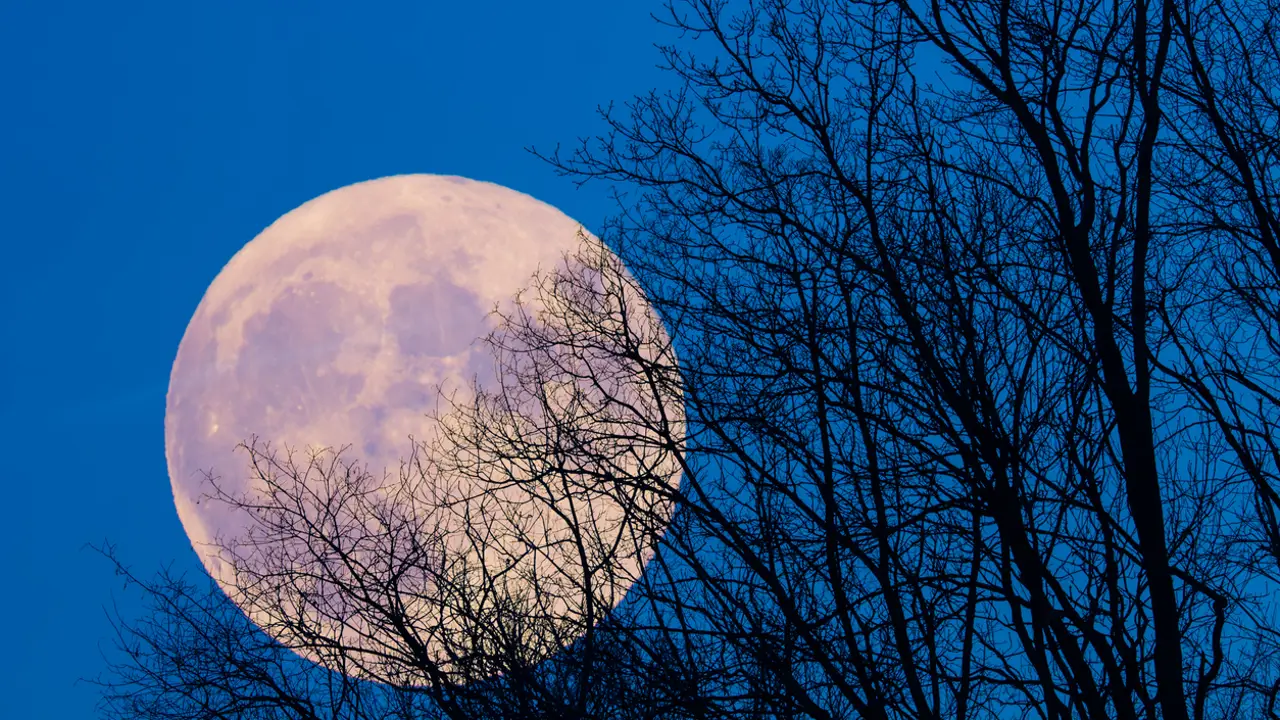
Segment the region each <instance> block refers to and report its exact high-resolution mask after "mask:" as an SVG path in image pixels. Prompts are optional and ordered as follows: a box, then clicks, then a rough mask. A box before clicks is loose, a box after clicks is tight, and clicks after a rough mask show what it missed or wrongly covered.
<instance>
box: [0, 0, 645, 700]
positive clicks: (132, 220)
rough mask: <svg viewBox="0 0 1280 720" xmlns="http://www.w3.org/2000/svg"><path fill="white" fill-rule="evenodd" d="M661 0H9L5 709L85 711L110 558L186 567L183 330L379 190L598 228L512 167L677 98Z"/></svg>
mask: <svg viewBox="0 0 1280 720" xmlns="http://www.w3.org/2000/svg"><path fill="white" fill-rule="evenodd" d="M658 11H660V7H659V6H658V4H657V3H653V2H631V1H628V2H599V1H598V0H556V1H554V2H526V1H520V0H501V1H490V2H485V1H484V0H468V1H466V2H457V1H455V2H448V3H445V2H437V1H434V0H417V1H415V2H373V1H365V2H359V3H356V2H316V1H314V0H311V1H308V2H300V1H294V2H278V1H272V0H253V1H238V2H229V1H227V0H219V2H210V3H196V2H191V1H190V0H163V1H154V0H153V1H151V2H128V1H126V2H121V3H115V2H88V1H84V0H82V1H79V2H59V1H58V0H5V1H4V2H2V3H0V218H2V219H0V246H2V248H3V253H2V254H0V440H2V441H3V443H4V445H3V447H4V452H3V457H4V461H3V465H0V483H3V494H0V513H2V514H3V523H0V532H2V533H3V534H4V536H3V538H0V621H2V622H4V623H5V624H6V625H7V628H6V630H5V631H4V633H3V637H4V638H5V639H6V641H7V642H6V643H5V644H4V645H5V647H4V650H3V651H0V718H13V719H15V720H17V719H18V718H23V719H24V720H25V719H36V718H58V719H61V718H87V717H91V716H93V714H94V704H95V702H96V700H97V690H96V688H94V687H93V686H90V685H86V684H85V683H77V682H76V680H77V678H79V677H93V676H96V675H97V674H98V673H100V672H101V671H102V669H103V665H102V660H101V655H100V650H99V648H100V647H102V648H109V645H110V637H109V631H110V628H109V625H108V623H107V620H106V616H105V614H104V610H103V608H104V606H107V605H109V604H110V603H111V602H113V598H115V599H116V600H118V601H119V602H121V607H122V610H123V611H124V613H125V614H126V615H128V614H129V612H130V609H131V607H134V606H133V605H131V603H132V602H133V601H135V600H136V595H135V594H132V593H122V592H121V583H120V582H119V580H118V579H116V578H114V577H113V576H112V573H111V571H110V568H109V567H108V564H107V562H106V561H105V560H104V559H103V558H101V557H100V556H98V555H96V554H95V553H93V552H92V551H91V550H89V549H87V548H86V547H85V546H86V544H88V543H100V542H102V541H104V540H109V541H111V542H114V543H117V544H118V546H119V550H120V552H121V553H122V555H123V557H124V558H125V559H126V560H127V561H128V562H129V564H131V565H132V566H134V567H135V568H136V569H137V570H139V571H140V572H143V573H144V574H150V573H151V572H152V571H153V570H156V569H159V568H160V567H161V566H162V565H163V564H165V563H169V562H173V563H174V564H175V567H176V568H178V569H188V570H191V571H195V572H198V571H199V570H198V567H199V566H198V562H197V561H196V559H195V555H194V553H193V552H192V551H191V549H190V546H189V545H188V544H187V540H186V536H185V535H184V534H183V532H182V528H181V526H180V524H179V523H178V519H177V516H176V514H175V512H174V509H173V503H172V496H171V494H170V490H169V480H168V476H167V473H166V469H165V459H164V442H163V419H164V396H165V390H166V387H167V383H168V375H169V368H170V365H171V363H172V362H173V358H174V354H175V352H176V350H177V346H178V341H179V340H180V339H181V337H182V333H183V330H184V329H185V327H186V323H187V320H188V319H189V318H190V316H191V314H192V312H193V311H194V310H195V308H196V305H197V303H198V302H199V301H200V297H201V295H202V294H203V293H204V290H205V288H206V287H207V286H208V284H209V283H210V282H211V281H212V280H213V278H214V276H215V275H216V274H217V273H218V271H219V270H220V269H221V268H222V266H223V264H224V263H225V262H226V261H227V260H228V259H229V258H230V257H231V256H232V255H233V254H234V253H235V252H236V251H237V250H238V249H239V248H240V247H241V246H242V245H244V244H245V243H246V242H248V241H249V240H251V239H252V238H253V237H254V236H255V235H256V234H257V233H258V232H259V231H261V230H262V229H263V228H264V227H266V226H267V225H268V224H269V223H271V222H272V221H273V220H275V219H276V218H277V217H279V216H280V215H282V214H284V213H285V212H288V211H289V210H291V209H292V208H294V207H296V206H298V205H299V204H301V203H303V202H305V201H306V200H309V199H311V198H313V197H315V196H317V195H320V194H322V193H324V192H326V191H328V190H332V189H334V188H337V187H340V186H343V185H347V184H350V183H353V182H357V181H361V180H366V179H370V178H374V177H380V176H384V175H391V174H398V173H410V172H430V173H449V174H458V175H465V176H468V177H472V178H476V179H480V180H488V181H492V182H496V183H500V184H502V185H506V186H508V187H511V188H514V189H516V190H520V191H522V192H526V193H529V194H531V195H533V196H534V197H536V198H538V199H540V200H543V201H545V202H549V203H551V204H552V205H555V206H557V207H559V208H560V209H561V210H563V211H564V212H566V213H567V214H569V215H570V216H571V217H574V218H575V219H577V220H579V221H580V222H582V223H584V224H586V225H587V226H588V228H593V227H596V226H598V224H599V221H600V220H601V219H602V218H603V217H604V216H605V215H607V214H608V213H609V212H610V210H611V209H612V207H613V206H612V204H611V203H610V201H609V200H608V198H607V194H606V189H605V188H603V187H595V186H588V187H587V188H586V189H583V190H578V189H576V188H575V187H574V185H573V183H572V182H571V181H570V180H568V179H566V178H559V177H556V176H555V174H554V173H553V172H552V170H551V168H550V167H548V166H547V165H545V164H544V163H542V162H541V161H540V160H538V159H537V158H534V157H533V156H531V155H529V154H528V153H526V152H525V151H524V150H523V149H522V148H524V147H526V146H529V145H535V146H537V147H538V148H539V149H540V150H542V149H545V150H550V149H551V148H552V147H553V146H554V145H555V144H556V143H557V142H562V143H565V144H567V145H572V143H573V142H574V140H575V138H577V137H579V136H583V135H589V134H592V133H594V132H598V131H600V130H601V129H602V123H601V121H600V120H599V118H598V117H597V116H596V115H595V108H596V107H597V106H598V105H601V104H607V103H608V102H610V101H618V102H623V101H626V100H628V99H629V98H630V97H632V96H634V95H636V94H639V93H644V92H647V91H648V90H649V89H651V88H652V87H654V86H655V85H660V84H662V83H663V82H664V79H665V78H664V76H663V74H662V73H661V72H660V71H658V70H657V69H656V68H655V65H656V64H657V63H658V62H660V57H659V55H658V53H657V51H656V50H654V49H653V47H652V43H653V42H655V41H657V40H659V39H661V38H662V36H663V33H662V28H661V27H660V26H658V25H657V24H655V23H654V22H653V21H652V20H651V19H650V18H649V13H650V12H658Z"/></svg>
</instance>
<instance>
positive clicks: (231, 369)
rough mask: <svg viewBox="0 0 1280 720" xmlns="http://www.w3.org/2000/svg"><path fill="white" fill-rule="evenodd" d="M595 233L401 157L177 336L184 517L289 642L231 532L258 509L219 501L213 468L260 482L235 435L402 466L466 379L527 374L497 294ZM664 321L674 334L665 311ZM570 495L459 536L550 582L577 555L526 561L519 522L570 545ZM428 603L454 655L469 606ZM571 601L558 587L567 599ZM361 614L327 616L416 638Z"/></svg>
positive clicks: (211, 299)
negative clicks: (480, 540) (238, 570)
mask: <svg viewBox="0 0 1280 720" xmlns="http://www.w3.org/2000/svg"><path fill="white" fill-rule="evenodd" d="M582 242H590V243H596V244H597V245H598V246H599V247H600V248H604V246H603V244H602V243H600V242H599V240H598V239H596V238H594V237H592V236H591V235H589V234H587V233H585V232H584V231H583V230H582V228H581V226H580V225H579V224H578V223H576V222H574V221H573V220H572V219H570V218H569V217H567V216H566V215H564V214H563V213H561V212H560V211H559V210H557V209H555V208H554V207H552V206H550V205H547V204H545V203H543V202H540V201H538V200H535V199H534V198H532V197H529V196H528V195H525V194H522V193H519V192H516V191H514V190H511V189H508V188H504V187H502V186H499V185H495V184H492V183H486V182H478V181H474V180H469V179H466V178H461V177H453V176H442V175H399V176H392V177H385V178H380V179H377V180H370V181H367V182H361V183H356V184H354V185H349V186H346V187H343V188H340V189H337V190H334V191H332V192H329V193H326V194H324V195H321V196H320V197H318V198H315V199H313V200H311V201H309V202H307V203H305V204H303V205H302V206H300V207H298V208H296V209H294V210H292V211H291V212H289V213H287V214H285V215H284V216H282V217H281V218H279V219H278V220H277V221H276V222H274V223H273V224H272V225H270V226H269V227H268V228H267V229H266V230H264V231H263V232H262V233H260V234H259V235H258V236H257V237H255V238H254V239H253V240H252V241H251V242H249V243H248V244H246V245H245V246H244V247H243V249H241V250H240V251H239V252H238V253H236V254H235V256H234V257H232V258H231V259H230V261H229V262H228V263H227V264H226V266H225V267H224V268H223V269H222V271H221V272H220V273H219V274H218V275H217V277H216V278H215V279H214V280H213V282H212V284H211V285H210V286H209V288H208V289H207V291H206V292H205V294H204V297H203V298H202V299H201V301H200V304H199V306H198V307H197V309H196V311H195V314H194V315H193V316H192V318H191V320H190V322H189V324H188V325H187V328H186V332H185V334H184V335H183V337H182V341H181V343H180V344H179V346H178V352H177V357H176V359H175V360H174V364H173V369H172V372H171V375H170V380H169V391H168V395H167V399H166V407H165V454H166V458H167V461H168V470H169V476H170V481H171V486H172V490H173V498H174V503H175V506H176V508H177V512H178V517H179V518H180V520H181V521H182V525H183V528H184V529H185V531H186V533H187V536H188V538H189V539H190V541H191V545H192V547H193V548H194V549H195V551H196V553H197V555H198V556H199V557H200V560H201V562H202V563H203V565H204V567H205V569H206V570H207V571H208V572H209V574H210V576H211V577H213V578H214V579H215V580H216V581H217V582H218V584H219V585H220V586H221V587H222V589H223V590H224V592H226V594H227V595H228V596H229V597H231V598H232V599H233V600H235V601H237V602H238V603H239V604H240V605H241V609H242V610H244V611H245V613H246V614H247V615H248V616H249V617H250V619H251V620H253V621H255V622H256V623H257V624H258V625H259V626H260V627H262V628H263V629H264V630H266V631H267V632H268V633H269V634H272V635H273V636H275V637H276V639H277V640H280V641H281V642H282V643H284V644H285V645H290V640H291V638H290V636H289V634H288V633H287V632H285V631H284V630H279V629H277V628H278V623H273V622H272V618H271V617H270V616H269V612H268V610H267V609H266V608H262V607H256V606H246V603H245V602H244V601H243V595H242V594H241V593H238V592H237V588H236V585H235V578H234V576H233V572H232V568H230V567H229V566H228V563H227V562H225V561H224V560H225V556H224V555H223V554H222V552H221V551H220V547H222V546H225V544H226V542H227V541H228V540H230V541H235V540H236V539H237V538H243V537H246V534H247V533H249V532H250V528H251V526H252V523H253V520H252V518H251V517H250V516H249V515H248V514H247V513H245V512H243V511H240V510H238V509H237V508H234V507H231V506H228V505H227V504H225V503H218V502H212V501H210V499H209V491H210V487H209V484H208V479H207V478H208V476H209V475H210V474H211V475H212V476H214V477H216V478H218V481H219V487H220V488H221V489H222V490H225V491H227V492H228V493H230V494H233V495H238V494H244V493H252V492H255V491H261V490H262V489H263V488H262V487H259V485H260V483H259V480H258V479H257V478H255V475H254V473H252V472H250V468H248V467H246V462H247V460H246V456H245V454H244V453H243V451H241V452H235V451H234V450H235V448H236V446H237V445H238V444H239V443H241V442H245V441H246V440H248V438H250V436H255V435H256V436H257V437H259V438H262V439H265V440H268V441H270V442H271V443H272V445H273V446H274V447H277V448H279V447H285V446H292V447H296V448H310V449H313V450H314V449H319V448H324V447H329V448H338V447H343V446H350V451H351V453H353V454H354V456H355V457H357V458H358V460H359V462H360V463H361V464H362V465H366V466H367V467H368V469H369V472H370V473H371V474H372V475H374V476H379V477H381V476H383V474H384V471H385V472H387V473H388V474H389V475H391V476H394V475H396V473H397V471H398V469H399V468H400V467H401V461H402V460H403V459H404V458H406V457H408V456H409V454H410V452H411V451H413V450H414V447H415V446H414V444H413V441H411V440H410V438H411V437H415V438H419V439H420V438H423V437H425V436H432V434H433V433H438V431H439V425H438V421H437V420H436V419H433V418H432V416H430V415H429V414H430V413H431V412H432V411H433V410H434V409H436V408H437V402H438V399H439V397H440V392H441V391H444V392H446V393H458V394H461V397H462V398H463V400H464V402H463V403H462V405H465V404H466V403H465V399H466V398H467V397H471V396H470V395H468V393H470V392H471V390H470V388H471V383H472V382H475V383H478V386H479V387H481V388H482V389H483V388H494V389H497V388H501V387H502V386H503V383H504V382H508V381H510V378H503V377H502V376H501V371H500V370H499V369H498V366H496V365H495V362H494V357H493V355H492V353H491V352H490V350H489V348H487V347H486V346H485V344H484V343H482V342H477V341H478V340H479V339H480V338H483V337H485V336H486V335H487V334H489V333H490V332H492V331H493V330H494V329H495V327H496V326H497V325H496V323H497V320H496V319H495V316H494V314H493V313H492V312H491V311H493V310H494V309H495V308H497V309H498V310H499V311H502V310H503V309H507V310H510V309H512V308H515V307H517V305H516V302H517V300H516V298H517V293H519V292H520V291H521V290H522V289H523V288H526V287H527V286H528V285H529V283H530V281H531V279H532V278H533V277H534V276H535V274H537V273H539V272H546V271H548V270H551V269H553V268H555V267H558V266H561V265H563V263H564V260H565V257H566V254H567V253H572V252H573V251H574V250H575V248H577V247H579V246H580V243H582ZM604 252H606V253H607V252H609V251H608V250H607V248H606V249H604ZM628 277H629V276H628ZM633 295H634V293H633ZM521 297H522V298H524V297H525V296H521ZM527 301H528V300H527V298H526V299H525V302H527ZM631 301H637V298H635V297H629V299H628V302H631ZM638 302H639V303H640V307H641V309H642V310H643V311H644V312H642V313H639V315H642V316H645V317H647V318H648V319H650V320H653V319H654V318H655V317H656V315H655V314H654V312H653V310H652V308H651V307H650V306H649V305H648V303H647V301H644V300H643V298H642V297H641V298H639V299H638ZM535 304H536V301H535ZM545 309H546V308H534V310H539V311H540V310H545ZM657 327H658V328H659V331H658V332H659V335H660V336H661V337H660V339H662V340H665V339H666V336H665V330H664V329H662V327H661V322H657ZM552 394H553V395H556V394H557V393H554V392H553V393H552ZM457 397H459V396H458V395H455V402H456V400H457ZM678 420H680V421H682V420H683V416H682V415H680V417H679V418H678ZM344 457H348V456H345V455H344ZM657 472H658V475H660V476H661V477H659V478H658V480H659V481H660V483H666V484H668V485H669V486H672V487H674V486H677V485H678V484H679V475H680V473H679V470H678V466H676V465H675V464H673V463H670V462H667V463H666V464H662V465H660V466H659V467H658V470H657ZM459 482H462V483H463V484H465V483H466V482H473V483H474V482H475V478H474V477H473V478H471V479H469V480H468V479H462V480H459ZM526 499H527V498H526ZM559 502H561V501H560V500H554V499H553V501H552V502H551V503H550V504H547V503H543V504H541V505H538V504H535V505H534V507H535V508H542V509H540V510H538V509H535V510H534V511H533V516H532V517H526V518H525V521H524V525H522V527H521V528H517V529H512V528H508V529H507V531H506V532H505V534H504V533H496V534H495V533H494V532H492V530H491V529H490V530H487V531H486V532H487V533H488V534H487V537H489V538H490V540H489V541H488V545H487V546H485V547H483V548H481V549H478V550H477V549H475V547H476V544H475V543H474V542H471V543H470V544H468V543H467V542H465V541H461V540H459V541H456V542H446V543H445V546H446V547H447V548H448V550H447V552H452V553H454V554H459V553H461V554H466V553H467V552H468V551H465V550H464V549H463V548H465V547H468V545H469V546H470V547H472V550H471V551H469V552H470V555H471V560H472V561H476V562H479V563H480V564H482V565H484V566H485V568H486V569H487V570H489V571H490V572H498V571H502V570H505V571H508V574H509V575H510V577H512V578H516V579H515V580H511V581H510V583H511V585H510V586H509V587H508V590H510V591H511V592H513V593H514V594H516V595H521V594H524V595H529V594H530V593H532V594H534V595H536V594H537V593H539V592H543V590H542V589H541V588H543V587H544V586H545V587H551V586H553V585H554V583H547V582H546V581H547V578H546V577H539V576H538V573H539V572H541V573H542V574H543V575H546V574H547V573H548V572H552V573H554V572H561V573H563V572H566V571H564V570H555V569H554V568H555V567H557V566H559V567H563V566H564V563H563V562H559V563H557V562H556V561H557V560H561V561H562V560H563V558H559V559H557V558H554V557H550V558H544V559H543V562H542V564H541V565H539V566H538V567H540V568H543V569H542V570H534V569H530V568H532V567H533V566H532V565H530V566H529V567H523V566H521V567H522V568H523V569H522V570H521V571H519V572H510V571H511V570H512V568H513V567H515V566H517V565H520V564H521V563H526V564H527V563H531V562H533V561H532V560H530V559H528V558H527V557H526V556H527V555H528V553H527V552H525V551H524V550H525V548H526V546H525V545H520V541H517V540H515V539H513V535H514V534H517V531H518V533H519V534H522V535H523V536H525V539H527V536H528V533H529V532H531V528H532V529H535V530H533V531H534V532H537V533H541V535H540V536H539V537H541V538H543V539H544V540H551V542H550V547H552V548H553V549H551V550H546V551H540V552H546V553H553V554H554V553H555V552H559V551H557V550H554V547H557V542H556V538H562V536H563V535H564V534H565V532H566V531H567V530H572V529H574V528H569V527H567V523H568V522H570V521H567V520H565V517H580V516H582V510H583V508H578V509H577V510H576V511H575V512H574V513H572V514H570V513H564V512H557V508H558V505H557V504H556V503H559ZM588 504H589V505H590V507H588V508H586V510H588V511H589V513H587V514H589V515H591V516H592V517H593V518H594V520H593V521H592V523H591V524H592V532H594V533H596V534H597V535H602V536H601V537H599V538H598V539H599V540H600V541H601V543H602V544H603V545H605V546H607V545H608V544H609V543H610V541H614V540H617V539H618V538H617V535H618V533H620V532H622V531H621V530H620V529H619V528H620V523H619V522H617V519H618V517H619V514H620V512H621V511H620V510H619V507H618V506H617V503H615V502H614V501H612V500H611V499H610V497H609V496H608V495H607V494H604V495H599V494H598V495H595V496H592V499H591V500H590V501H589V503H588ZM611 518H612V520H613V522H603V521H602V519H604V520H608V519H611ZM668 519H669V516H668ZM475 522H476V520H475V518H474V517H473V516H467V515H461V514H455V515H454V516H452V518H451V519H450V520H449V521H448V522H446V523H445V524H444V525H445V529H446V530H447V531H448V533H450V534H451V536H453V537H455V538H465V537H467V536H470V537H472V538H473V539H474V537H476V536H477V535H478V532H477V531H476V529H475V528H474V527H473V525H474V523H475ZM468 523H470V524H468ZM611 528H612V529H611ZM579 529H580V528H579ZM610 533H612V536H611V535H610ZM495 538H496V539H495ZM517 545H520V547H517ZM615 546H616V545H615ZM563 552H565V553H567V552H568V550H564V551H563ZM650 554H651V552H649V551H640V550H637V551H636V552H635V553H632V554H630V555H628V554H626V553H623V554H622V555H620V556H619V557H618V558H615V560H614V562H615V564H617V565H619V567H615V568H614V570H616V571H617V573H618V576H619V577H623V578H631V580H630V582H633V581H634V579H635V578H637V577H638V576H639V574H640V573H641V572H642V570H643V566H644V563H645V562H646V561H647V559H648V557H649V555H650ZM548 561H550V562H548ZM569 564H572V563H569ZM547 568H552V569H551V570H548V569H547ZM569 574H570V575H572V573H569ZM570 579H572V578H570ZM627 589H628V587H627V582H623V583H622V586H621V587H619V588H617V592H616V593H614V594H613V600H612V602H613V603H614V604H615V605H616V603H617V602H619V601H621V599H622V596H623V595H624V594H625V592H626V590H627ZM423 603H425V604H423V606H422V607H420V608H418V610H417V612H418V616H417V617H415V622H416V623H418V624H417V625H415V628H416V630H415V632H416V633H417V634H418V635H419V640H420V641H421V643H422V644H424V645H426V646H427V648H428V652H429V654H431V656H432V658H433V660H435V661H438V662H440V663H441V664H442V665H447V664H448V661H447V659H446V653H445V651H444V650H443V649H442V648H441V647H440V643H441V642H443V641H442V640H439V638H441V637H444V635H442V633H444V634H447V632H448V631H450V630H451V629H456V627H457V626H459V625H461V624H463V623H464V620H463V619H460V618H459V617H454V616H452V615H451V614H450V612H451V611H450V609H449V607H447V603H446V604H441V605H439V606H436V607H427V606H429V605H430V603H429V602H427V601H425V600H424V601H423ZM572 605H573V603H572V602H571V600H569V599H562V600H557V601H556V603H555V608H553V609H555V610H556V611H567V610H568V608H570V607H571V606H572ZM409 612H410V614H413V612H415V611H414V609H413V608H410V609H409ZM361 623H365V621H364V620H361V619H360V618H345V617H342V618H337V621H334V622H331V623H330V624H329V625H325V626H324V627H325V628H327V629H325V630H323V632H324V633H329V634H331V635H332V638H331V639H333V640H334V641H335V642H343V643H348V644H350V643H354V644H355V645H356V646H358V647H359V646H362V643H363V645H367V646H371V647H372V646H377V647H378V648H379V649H380V650H383V651H385V650H386V648H393V649H394V648H397V647H399V646H400V645H403V639H402V638H397V637H391V636H378V635H377V632H378V631H377V630H376V629H375V630H370V628H371V627H375V625H376V624H375V625H370V624H368V623H365V624H361ZM362 635H364V636H366V637H362ZM294 650H295V651H297V652H298V653H299V654H300V655H302V656H303V657H307V658H308V659H311V660H313V661H316V662H320V663H321V664H325V665H328V666H330V667H331V668H333V669H342V670H344V671H346V672H352V671H351V670H350V668H346V667H344V668H337V667H335V662H334V661H332V660H327V659H326V656H325V655H324V654H323V653H319V652H316V651H311V650H307V649H300V648H297V647H294ZM406 652H407V650H406ZM353 674H356V673H353Z"/></svg>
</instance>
